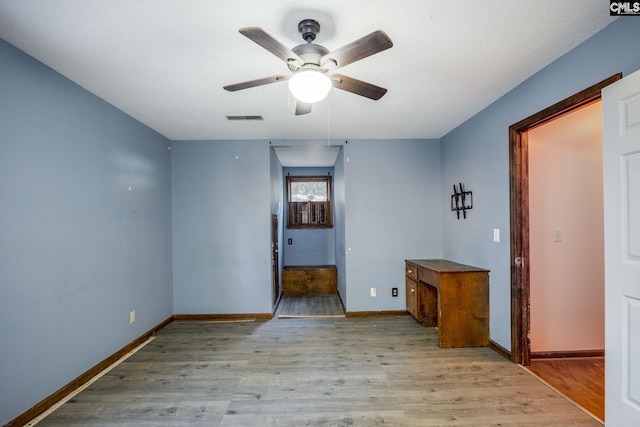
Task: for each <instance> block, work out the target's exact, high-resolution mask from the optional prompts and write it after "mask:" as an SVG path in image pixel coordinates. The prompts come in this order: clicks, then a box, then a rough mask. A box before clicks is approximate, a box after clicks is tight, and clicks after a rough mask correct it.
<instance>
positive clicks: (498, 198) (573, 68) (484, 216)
mask: <svg viewBox="0 0 640 427" xmlns="http://www.w3.org/2000/svg"><path fill="white" fill-rule="evenodd" d="M637 40H640V20H638V19H634V18H632V17H631V18H627V17H624V18H619V19H617V20H616V21H614V22H613V23H612V24H610V25H609V26H607V27H605V28H604V29H603V30H602V31H600V32H599V33H598V34H596V35H595V36H593V37H592V38H591V39H589V40H587V41H586V42H584V43H583V44H581V45H580V46H578V47H577V48H575V49H573V50H572V51H570V52H569V53H567V54H566V55H564V56H563V57H561V58H560V59H558V60H557V61H555V62H554V63H552V64H550V65H549V66H547V67H546V68H544V69H543V70H541V71H540V72H538V73H537V74H535V75H534V76H533V77H531V78H530V79H528V80H526V81H525V82H524V83H522V84H521V85H520V86H518V87H516V88H515V89H513V90H512V91H511V92H509V93H508V94H506V95H505V96H504V97H502V98H500V99H499V100H498V101H496V102H495V103H493V104H492V105H491V106H489V107H487V108H486V109H485V110H483V111H482V112H480V113H479V114H477V115H476V116H474V117H472V118H471V119H469V120H468V121H467V122H465V123H463V124H462V125H461V126H459V127H458V128H457V129H455V130H453V131H452V132H450V133H449V134H448V135H446V136H445V137H443V138H442V140H441V144H442V148H441V149H442V191H443V194H444V195H450V194H451V192H452V190H453V189H452V185H453V184H454V183H457V182H463V183H464V184H465V185H466V188H467V189H468V190H472V191H473V202H474V206H473V210H471V211H469V213H468V217H467V219H466V220H462V219H461V220H456V219H455V215H454V214H453V213H452V212H450V211H449V210H448V206H447V205H443V207H442V208H443V213H442V214H443V222H442V232H443V246H442V248H443V249H442V250H443V255H444V257H445V258H449V259H452V260H456V261H458V262H462V263H465V264H471V265H477V266H479V267H485V268H488V269H490V270H491V290H490V292H491V294H490V298H491V339H492V340H494V341H496V342H497V343H499V344H500V345H502V346H504V347H505V348H507V349H510V348H511V323H510V322H511V306H510V301H511V299H510V298H511V291H510V280H511V276H510V275H511V271H510V268H511V267H510V265H511V263H510V233H509V227H510V225H509V203H510V202H509V140H508V128H509V126H511V125H512V124H514V123H516V122H518V121H520V120H522V119H525V118H527V117H529V116H531V115H532V114H535V113H537V112H538V111H541V110H543V109H544V108H546V107H549V106H551V105H553V104H555V103H557V102H558V101H561V100H563V99H565V98H567V97H569V96H571V95H573V94H575V93H577V92H580V91H581V90H583V89H586V88H587V87H589V86H591V85H593V84H595V83H598V82H599V81H602V80H604V79H605V78H607V77H610V76H611V75H613V74H615V73H617V72H622V73H623V74H624V75H627V74H630V73H631V72H633V71H635V70H637V69H639V68H640V50H639V49H637V46H635V45H636V44H637V43H636V41H637ZM494 228H499V229H500V232H501V241H500V243H494V242H493V229H494Z"/></svg>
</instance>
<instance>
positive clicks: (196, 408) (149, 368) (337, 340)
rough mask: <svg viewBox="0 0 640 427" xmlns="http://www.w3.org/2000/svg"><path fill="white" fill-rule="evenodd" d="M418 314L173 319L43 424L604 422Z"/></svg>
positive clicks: (240, 424) (494, 354)
mask: <svg viewBox="0 0 640 427" xmlns="http://www.w3.org/2000/svg"><path fill="white" fill-rule="evenodd" d="M436 342H437V338H436V331H435V330H434V329H432V328H424V327H422V326H420V325H418V324H417V323H416V322H415V321H414V320H413V318H411V317H410V316H396V317H377V318H376V317H365V318H353V317H347V318H301V319H277V318H276V319H273V320H268V321H250V322H173V323H171V324H169V325H168V326H167V327H166V328H164V329H162V330H161V331H160V332H159V333H158V335H157V336H156V338H155V339H154V340H152V341H151V342H150V343H148V344H147V345H146V346H145V347H144V348H142V349H141V350H139V351H138V352H137V353H135V354H134V355H132V356H131V357H130V358H129V359H127V360H126V361H124V362H123V363H121V364H120V365H118V366H117V367H116V368H114V369H113V370H111V371H110V372H109V373H107V374H106V375H104V376H103V377H102V378H100V379H99V380H97V381H96V382H95V383H94V384H93V385H91V386H89V387H88V388H86V389H85V390H84V391H82V392H81V393H79V394H78V395H76V396H75V397H74V398H73V399H72V400H71V401H69V402H68V403H66V404H64V405H62V406H61V407H60V408H59V409H57V410H56V411H55V412H53V413H52V414H50V415H49V416H48V417H46V418H44V419H43V420H42V421H41V422H40V423H39V426H41V427H43V426H78V425H82V426H157V425H162V426H184V425H193V426H243V427H247V426H261V427H262V426H279V427H280V426H379V425H385V426H498V425H500V426H529V427H534V426H540V427H541V426H545V427H546V426H599V425H600V423H598V422H597V421H595V420H594V419H593V418H592V417H590V416H589V415H587V414H585V413H584V412H583V411H581V410H580V409H578V408H577V407H576V406H574V405H573V404H571V403H570V402H568V401H567V400H566V399H564V398H563V397H561V396H560V395H558V394H557V393H556V392H555V391H553V390H551V389H550V388H549V387H547V386H546V385H545V384H543V383H542V382H540V381H539V380H538V379H536V378H535V377H533V376H532V375H530V374H529V373H528V372H526V371H525V370H524V369H522V368H520V367H518V366H517V365H515V364H513V363H511V362H509V361H507V360H505V359H504V358H502V357H501V356H499V355H498V354H496V353H495V352H493V351H492V350H490V349H488V348H468V349H440V348H438V346H437V344H436Z"/></svg>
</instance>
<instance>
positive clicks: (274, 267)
mask: <svg viewBox="0 0 640 427" xmlns="http://www.w3.org/2000/svg"><path fill="white" fill-rule="evenodd" d="M278 231H279V230H278V215H276V214H271V285H272V290H271V292H272V293H273V301H272V302H273V310H274V312H275V309H276V307H277V306H278V299H279V298H280V293H281V292H280V256H279V255H278V252H279V251H280V249H279V248H278Z"/></svg>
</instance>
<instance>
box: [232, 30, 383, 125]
mask: <svg viewBox="0 0 640 427" xmlns="http://www.w3.org/2000/svg"><path fill="white" fill-rule="evenodd" d="M298 31H299V32H300V34H302V38H303V39H304V41H305V42H306V43H304V44H301V45H298V46H296V47H294V48H292V49H290V48H288V47H287V46H285V45H283V44H282V43H280V42H279V41H278V40H276V39H275V38H274V37H273V36H271V35H270V34H268V33H267V32H266V31H264V30H263V29H262V28H259V27H246V28H241V29H240V33H241V34H242V35H244V36H246V37H248V38H249V39H250V40H253V41H254V42H256V43H257V44H259V45H260V46H262V47H263V48H265V49H266V50H268V51H269V52H271V53H273V54H274V55H275V56H277V57H278V58H280V59H281V60H283V61H284V62H285V63H286V64H287V66H288V67H289V70H291V72H293V74H291V75H286V74H278V75H275V76H269V77H264V78H261V79H255V80H249V81H246V82H241V83H235V84H231V85H227V86H224V89H226V90H228V91H231V92H234V91H237V90H242V89H248V88H251V87H256V86H262V85H266V84H270V83H277V82H281V81H285V80H288V81H289V90H290V91H291V93H292V94H293V95H294V97H295V98H296V101H297V102H296V115H301V114H307V113H310V112H311V106H312V104H313V103H314V102H318V101H320V100H322V99H324V97H325V96H327V94H328V93H329V91H330V90H331V88H332V87H335V88H337V89H342V90H345V91H347V92H351V93H355V94H356V95H360V96H364V97H367V98H370V99H373V100H378V99H380V98H382V96H383V95H384V94H385V93H387V89H385V88H382V87H379V86H376V85H373V84H371V83H367V82H363V81H362V80H357V79H354V78H353V77H349V76H345V75H343V74H328V73H329V72H331V71H333V70H336V69H338V68H341V67H344V66H345V65H348V64H351V63H353V62H355V61H359V60H360V59H364V58H366V57H368V56H371V55H375V54H376V53H378V52H382V51H383V50H386V49H389V48H390V47H391V46H393V42H392V41H391V39H390V38H389V36H387V34H385V32H384V31H381V30H378V31H374V32H373V33H371V34H368V35H366V36H364V37H361V38H359V39H358V40H355V41H353V42H351V43H348V44H346V45H344V46H342V47H341V48H339V49H336V50H334V51H332V52H330V51H329V50H328V49H327V48H325V47H324V46H320V45H319V44H314V43H313V41H314V40H315V39H316V35H317V34H318V33H319V32H320V24H319V23H318V21H316V20H314V19H304V20H302V21H300V23H299V24H298Z"/></svg>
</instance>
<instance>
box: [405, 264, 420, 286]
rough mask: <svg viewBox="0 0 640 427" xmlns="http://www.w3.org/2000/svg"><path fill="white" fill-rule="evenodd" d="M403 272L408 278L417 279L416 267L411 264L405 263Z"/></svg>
mask: <svg viewBox="0 0 640 427" xmlns="http://www.w3.org/2000/svg"><path fill="white" fill-rule="evenodd" d="M404 270H405V274H406V275H407V277H408V278H410V279H413V280H415V281H416V282H417V281H418V267H416V266H415V265H412V264H406V265H405V269H404Z"/></svg>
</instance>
